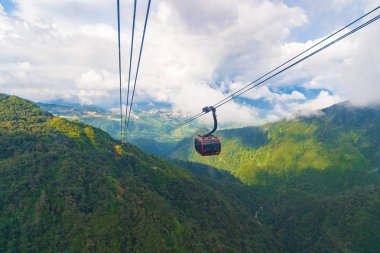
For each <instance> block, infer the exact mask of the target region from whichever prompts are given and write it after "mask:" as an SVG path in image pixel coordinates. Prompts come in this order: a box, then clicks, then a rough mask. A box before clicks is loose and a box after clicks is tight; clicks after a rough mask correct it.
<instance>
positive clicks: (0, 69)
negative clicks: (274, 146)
mask: <svg viewBox="0 0 380 253" xmlns="http://www.w3.org/2000/svg"><path fill="white" fill-rule="evenodd" d="M334 1H335V2H333V3H331V5H326V8H329V7H331V6H333V5H334V4H335V5H337V6H338V5H339V6H340V5H342V4H344V3H343V2H342V1H340V0H334ZM16 3H17V9H16V11H14V12H13V13H12V15H9V14H7V13H5V11H4V10H3V9H2V8H0V48H1V49H2V50H1V51H0V92H6V93H11V94H17V95H20V96H23V97H26V98H30V99H34V100H51V99H55V98H66V99H70V100H72V101H76V102H82V103H96V104H106V105H115V104H117V103H118V96H119V95H118V89H119V86H118V74H117V70H118V69H117V68H118V66H117V30H116V15H115V8H116V6H115V3H114V2H113V1H108V0H96V1H95V0H75V1H74V0H64V1H51V0H33V1H30V0H16ZM122 4H123V5H122V9H121V10H122V24H123V28H122V42H123V70H124V76H123V86H124V87H126V73H127V61H128V53H129V52H128V50H129V48H128V43H129V40H130V30H129V29H130V24H131V14H132V9H131V7H132V6H131V3H129V2H128V3H127V2H126V1H122ZM368 5H369V4H368ZM145 8H146V2H139V7H138V22H137V28H138V32H137V34H136V39H137V42H136V45H138V44H139V43H138V42H139V40H140V38H141V30H142V29H141V28H142V25H143V18H144V11H145ZM149 22H150V23H149V27H148V31H147V37H146V44H145V48H144V53H143V59H142V66H141V70H140V77H139V82H138V87H137V93H136V96H137V97H136V100H137V101H142V100H153V101H156V102H168V103H170V104H172V105H173V107H174V109H175V110H177V111H180V112H182V113H189V114H192V113H198V112H200V110H201V108H202V107H203V106H206V105H211V104H214V103H215V102H218V101H219V100H221V99H223V98H224V96H225V94H224V93H225V92H226V91H233V90H236V89H237V88H239V87H241V86H242V85H243V84H245V83H247V82H249V81H251V80H252V79H255V78H256V77H257V76H259V75H261V74H263V73H265V72H267V71H268V70H269V69H270V68H273V67H274V66H276V65H278V64H279V63H282V62H283V61H284V60H286V59H288V58H290V57H291V56H293V55H295V54H296V53H298V52H299V51H300V50H301V49H304V48H305V47H307V46H309V45H311V44H312V43H314V41H308V42H305V43H300V42H297V43H296V42H292V41H289V34H291V32H292V31H293V30H294V29H297V28H299V27H303V26H305V25H306V24H307V23H308V22H309V20H308V17H307V16H306V12H305V11H304V10H303V9H301V8H297V7H292V8H291V7H289V6H287V5H286V4H284V3H282V2H281V1H274V2H271V1H262V0H252V1H245V0H210V1H203V0H194V1H178V0H161V1H159V2H154V3H153V6H152V13H151V17H150V21H149ZM126 24H127V25H126ZM313 25H318V24H313ZM379 29H380V26H379V25H378V24H374V25H372V26H371V27H370V28H368V29H365V30H364V31H362V32H360V34H359V33H358V35H354V37H353V38H351V39H348V40H346V41H344V42H341V43H339V44H338V45H337V46H335V47H334V48H332V49H329V50H327V51H326V52H324V53H323V54H321V55H320V56H316V57H314V58H313V59H310V60H308V61H307V62H305V63H304V64H302V65H300V66H297V67H296V68H295V69H294V70H292V71H288V72H286V74H284V75H281V77H280V78H278V79H276V80H274V81H271V82H270V83H268V85H269V86H273V87H275V86H277V85H291V86H294V84H295V83H299V82H300V81H302V83H303V84H304V87H305V88H321V89H326V90H329V91H331V92H332V93H333V94H334V95H333V94H330V93H321V94H319V96H318V97H317V99H316V100H315V101H314V100H312V101H309V100H307V99H306V97H305V95H304V94H302V93H300V92H298V91H293V92H289V93H288V94H280V93H276V92H274V91H273V90H272V89H269V88H267V87H265V86H264V87H261V88H259V89H257V90H254V91H251V92H248V93H246V94H245V96H246V97H247V98H251V99H265V100H267V101H269V102H270V103H272V104H273V105H274V110H273V112H267V113H263V112H262V111H261V110H260V109H258V108H253V107H249V106H247V105H239V104H236V103H232V102H231V103H228V104H227V105H226V106H224V107H223V110H221V109H220V110H218V116H219V118H220V120H221V121H224V122H231V123H232V122H239V123H242V122H245V123H247V124H256V123H260V122H262V121H263V120H274V119H278V118H280V117H283V116H288V114H291V113H292V112H293V109H291V108H290V107H289V105H295V107H297V108H298V107H299V108H300V109H303V108H306V109H307V108H318V109H319V107H320V106H321V105H328V104H331V102H333V101H339V100H340V99H337V98H344V99H351V100H353V101H356V102H357V103H359V104H366V103H374V102H378V101H379V100H380V98H379V96H376V94H379V92H380V90H379V87H380V85H378V83H377V80H379V73H380V69H379V66H380V64H379V61H380V59H379V57H377V55H376V54H375V53H374V52H375V51H376V50H377V47H378V46H377V45H379V44H380V38H379V36H377V34H379V32H380V30H379ZM138 49H139V48H138V47H137V46H136V48H135V60H136V55H137V53H138ZM134 66H136V62H134ZM358 84H360V85H358ZM206 120H208V119H206Z"/></svg>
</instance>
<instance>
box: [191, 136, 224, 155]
mask: <svg viewBox="0 0 380 253" xmlns="http://www.w3.org/2000/svg"><path fill="white" fill-rule="evenodd" d="M194 144H195V150H196V151H197V152H198V153H199V154H200V155H201V156H212V155H219V154H220V151H221V144H220V140H219V139H218V138H217V137H215V136H213V135H210V136H207V137H202V136H200V135H198V136H197V137H195V142H194Z"/></svg>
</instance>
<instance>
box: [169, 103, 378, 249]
mask: <svg viewBox="0 0 380 253" xmlns="http://www.w3.org/2000/svg"><path fill="white" fill-rule="evenodd" d="M217 135H218V136H219V137H220V138H221V140H222V153H221V155H219V156H215V157H201V156H199V155H197V154H196V152H195V151H194V150H193V139H185V140H183V141H182V142H181V143H179V144H178V145H177V147H176V148H175V149H174V150H175V151H174V152H173V153H172V154H171V155H170V157H171V158H172V159H179V160H180V163H181V165H182V166H183V167H189V168H193V167H194V166H196V165H197V164H199V168H202V166H203V167H205V166H206V167H213V168H214V169H218V170H221V171H228V172H230V173H231V174H232V175H235V176H236V177H237V178H239V179H240V180H241V181H242V182H244V184H246V185H250V186H251V187H250V188H249V189H250V190H251V194H252V195H255V196H256V199H255V201H258V202H259V203H260V205H261V206H260V209H259V211H257V213H256V216H255V217H257V219H258V220H257V221H258V222H260V224H268V225H270V226H271V228H272V231H273V233H274V234H275V236H276V238H278V239H279V240H280V242H281V243H282V245H283V247H284V252H366V253H368V252H373V253H375V252H380V172H379V169H380V151H379V150H380V108H379V107H373V108H369V107H367V108H357V107H352V106H350V105H349V104H347V103H345V104H339V105H335V106H333V107H330V108H327V109H325V110H323V111H321V112H320V113H319V115H314V116H309V117H299V118H297V119H292V120H283V121H281V122H277V123H273V124H267V125H264V126H261V127H247V128H241V129H231V130H223V131H220V132H218V133H217ZM189 162H190V165H187V163H189ZM211 177H213V178H215V177H214V176H212V175H211Z"/></svg>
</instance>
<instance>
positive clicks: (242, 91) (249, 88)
mask: <svg viewBox="0 0 380 253" xmlns="http://www.w3.org/2000/svg"><path fill="white" fill-rule="evenodd" d="M379 8H380V6H378V7H377V8H375V9H374V10H372V11H370V12H368V13H366V14H365V15H363V16H362V17H360V18H359V19H357V20H355V21H354V22H352V23H350V25H352V24H354V23H356V22H357V21H359V20H360V19H362V18H364V17H365V16H367V15H369V14H370V13H373V12H374V11H375V10H377V9H379ZM379 18H380V15H378V16H376V17H374V18H372V19H370V20H369V21H367V22H365V23H364V24H362V25H360V26H358V27H356V28H355V29H353V30H351V31H350V32H347V33H346V34H344V35H342V36H340V37H339V38H338V39H335V40H334V41H332V42H330V43H328V44H327V45H325V46H323V47H322V48H320V49H318V50H316V51H314V52H312V53H310V54H308V55H307V56H305V57H303V58H302V59H300V60H298V61H297V62H295V63H293V64H291V65H289V66H288V67H286V68H284V69H282V70H280V71H278V72H276V73H275V74H273V75H271V76H269V77H268V78H266V79H264V80H263V81H261V82H259V83H257V84H256V85H254V86H252V85H253V84H254V83H256V82H257V81H259V80H261V79H263V78H265V77H267V76H268V75H270V74H271V73H273V72H274V71H276V70H277V69H279V68H281V67H282V66H284V65H285V64H287V63H289V62H290V61H292V60H294V59H296V58H298V57H299V56H300V55H302V54H304V53H305V52H307V51H309V50H310V49H312V48H314V47H316V46H317V45H319V44H321V43H322V42H324V41H326V40H327V39H328V38H331V37H332V36H333V35H330V36H328V37H327V38H326V39H324V40H323V41H321V42H318V43H317V44H316V45H314V46H312V47H311V48H309V49H307V50H305V51H304V52H303V53H301V54H299V55H297V56H296V57H293V58H292V59H291V60H289V61H288V62H286V63H284V64H282V65H280V66H279V67H277V68H275V69H274V70H272V71H270V72H268V73H267V74H265V75H264V76H262V77H260V78H259V79H257V80H255V81H254V82H251V83H250V84H248V85H246V86H245V87H243V88H241V89H240V90H238V91H236V92H234V93H233V94H231V95H229V96H228V97H227V98H225V99H223V100H221V101H220V102H218V103H217V104H215V105H214V107H215V108H218V107H220V106H222V105H224V104H226V103H228V102H230V101H231V100H233V99H235V98H236V97H238V96H240V95H242V94H243V93H245V92H247V91H249V90H251V89H253V88H255V87H257V86H259V85H260V84H262V83H264V82H266V81H268V80H270V79H272V78H273V77H275V76H277V75H279V74H281V73H282V72H284V71H286V70H288V69H290V68H292V67H294V66H295V65H297V64H298V63H300V62H302V61H304V60H306V59H308V58H310V57H311V56H313V55H315V54H317V53H319V52H321V51H323V50H325V49H326V48H328V47H330V46H331V45H333V44H335V43H337V42H339V41H340V40H342V39H344V38H346V37H348V36H350V35H351V34H353V33H355V32H357V31H359V30H361V29H363V28H364V27H366V26H367V25H369V24H371V23H373V22H374V21H376V20H378V19H379ZM350 25H347V26H346V27H345V28H347V27H348V26H350ZM345 28H342V29H340V31H342V30H343V29H345ZM340 31H337V32H335V33H334V35H335V34H337V33H339V32H340ZM250 86H251V87H250ZM247 88H248V89H247ZM204 114H206V113H199V114H197V115H195V116H193V117H191V118H190V119H187V120H185V121H183V122H181V123H179V124H177V125H176V126H175V127H174V128H173V129H172V130H174V129H177V128H179V127H181V126H183V125H186V124H188V123H190V122H191V121H193V120H195V119H197V118H199V117H201V116H203V115H204Z"/></svg>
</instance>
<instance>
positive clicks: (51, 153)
mask: <svg viewBox="0 0 380 253" xmlns="http://www.w3.org/2000/svg"><path fill="white" fill-rule="evenodd" d="M0 98H1V101H0V108H1V111H0V115H1V117H2V119H1V121H0V252H253V251H259V252H276V251H280V249H281V246H280V245H279V244H278V243H277V241H276V239H275V238H274V237H273V236H272V235H271V233H270V231H269V229H268V228H266V227H260V226H258V225H257V224H256V223H255V222H254V218H253V216H252V214H251V211H250V210H249V208H248V206H246V205H245V204H244V202H238V201H236V200H235V199H234V196H232V195H229V196H225V195H224V194H222V193H221V192H220V191H219V189H218V188H213V187H211V186H210V185H209V184H208V183H206V182H204V181H202V180H200V179H199V178H198V177H196V176H193V175H192V174H190V173H189V172H187V171H185V170H183V169H181V168H179V167H176V166H174V165H170V164H168V163H167V162H164V161H162V160H159V159H157V158H155V157H152V156H150V155H147V154H145V153H143V152H142V151H141V150H139V149H138V148H135V147H133V146H131V145H127V144H125V145H123V147H121V146H117V143H116V142H115V141H114V140H113V139H112V138H110V136H109V135H108V134H106V133H104V132H103V131H100V130H98V129H94V128H91V127H89V126H88V125H85V124H83V123H80V122H76V121H67V120H65V119H61V118H54V117H52V116H51V115H50V114H48V113H46V112H44V111H42V110H40V109H38V108H36V107H35V106H34V105H33V104H31V103H29V102H27V101H25V100H21V99H18V98H15V97H7V96H1V97H0ZM18 112H20V114H18Z"/></svg>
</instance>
